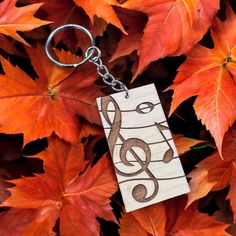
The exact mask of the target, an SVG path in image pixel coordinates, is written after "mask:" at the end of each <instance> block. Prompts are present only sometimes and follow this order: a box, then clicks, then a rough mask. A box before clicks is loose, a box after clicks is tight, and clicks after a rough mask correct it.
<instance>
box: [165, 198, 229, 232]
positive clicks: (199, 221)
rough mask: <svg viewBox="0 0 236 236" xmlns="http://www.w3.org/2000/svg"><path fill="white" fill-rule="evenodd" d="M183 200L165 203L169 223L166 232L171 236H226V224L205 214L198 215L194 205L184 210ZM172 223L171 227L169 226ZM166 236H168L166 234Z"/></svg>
mask: <svg viewBox="0 0 236 236" xmlns="http://www.w3.org/2000/svg"><path fill="white" fill-rule="evenodd" d="M184 205H185V201H184V199H183V198H177V199H173V200H171V201H168V202H167V206H168V207H167V209H166V212H167V213H168V216H169V219H170V221H169V222H168V223H169V225H168V229H167V232H168V233H169V235H173V236H185V235H186V236H199V235H201V236H209V235H214V236H227V235H229V234H228V233H226V232H225V230H226V228H228V226H229V225H228V224H223V223H221V222H218V221H216V220H215V219H214V218H213V217H211V216H208V215H207V214H203V213H200V212H199V211H198V209H197V206H196V204H194V205H192V206H191V207H189V208H188V209H187V210H184ZM170 223H173V225H170ZM167 235H168V234H167Z"/></svg>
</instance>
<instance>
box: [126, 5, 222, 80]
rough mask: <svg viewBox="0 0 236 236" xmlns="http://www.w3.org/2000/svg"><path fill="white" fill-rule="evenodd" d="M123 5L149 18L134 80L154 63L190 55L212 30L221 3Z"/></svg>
mask: <svg viewBox="0 0 236 236" xmlns="http://www.w3.org/2000/svg"><path fill="white" fill-rule="evenodd" d="M122 6H123V7H124V8H128V9H131V10H137V11H140V12H143V13H145V14H147V16H148V22H147V25H146V27H145V29H144V35H143V37H142V39H141V46H140V49H139V52H138V53H139V65H138V68H137V71H136V73H135V75H134V77H133V79H134V78H136V77H137V75H139V74H140V73H141V72H142V71H143V70H144V69H145V68H146V67H147V66H148V65H149V64H150V63H151V62H152V61H155V60H157V59H159V58H163V57H165V56H177V55H181V54H183V53H186V52H188V51H189V50H190V49H191V48H192V47H193V45H195V44H196V43H197V42H198V41H199V40H200V39H201V38H202V36H203V35H204V34H205V33H206V32H207V30H208V28H209V27H210V25H211V22H212V19H213V18H214V16H215V14H216V12H217V10H218V8H219V0H212V1H208V0H170V1H163V0H150V1H142V0H132V1H131V0H130V1H127V2H125V3H124V4H123V5H122Z"/></svg>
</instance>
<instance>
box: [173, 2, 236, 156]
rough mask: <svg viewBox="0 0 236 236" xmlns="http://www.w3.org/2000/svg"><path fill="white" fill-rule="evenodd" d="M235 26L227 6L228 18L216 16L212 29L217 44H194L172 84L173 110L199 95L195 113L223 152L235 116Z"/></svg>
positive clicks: (234, 20)
mask: <svg viewBox="0 0 236 236" xmlns="http://www.w3.org/2000/svg"><path fill="white" fill-rule="evenodd" d="M235 27H236V15H235V14H234V13H233V11H232V10H231V9H229V7H228V16H227V20H226V21H225V22H220V21H219V20H218V19H216V20H215V24H214V27H213V28H212V33H211V35H212V37H213V41H214V45H215V47H214V48H213V49H208V48H205V47H203V46H200V45H197V46H195V47H194V48H193V49H192V51H191V52H190V53H188V54H187V60H186V62H184V64H183V65H182V66H181V67H180V68H179V73H178V75H177V77H176V79H175V81H174V84H173V85H172V86H171V87H170V88H171V89H173V90H174V95H173V101H172V105H171V112H170V113H173V111H174V110H175V109H176V108H177V106H178V105H179V104H180V103H182V102H183V101H184V100H186V99H188V98H189V97H192V96H197V99H196V100H195V103H194V109H195V112H196V114H197V117H198V119H200V120H201V121H202V123H203V124H204V125H206V127H207V129H208V130H209V131H210V132H211V134H212V136H213V137H214V139H215V142H216V145H217V147H218V150H219V152H220V154H221V149H222V141H223V137H224V134H225V132H226V131H227V130H228V128H229V127H230V126H231V125H232V124H233V122H234V120H235V118H236V86H235V81H234V79H233V76H235V75H236V64H235V60H236V37H235V35H233V34H234V32H235V31H234V29H235ZM226 111H227V112H226Z"/></svg>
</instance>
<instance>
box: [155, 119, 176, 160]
mask: <svg viewBox="0 0 236 236" xmlns="http://www.w3.org/2000/svg"><path fill="white" fill-rule="evenodd" d="M155 125H156V127H157V128H158V130H159V131H160V133H161V135H162V137H163V138H164V140H165V141H166V143H167V145H168V146H169V149H168V150H167V151H166V152H165V154H164V156H163V162H164V163H169V162H170V161H172V160H173V159H174V151H173V149H172V147H171V146H170V143H169V142H168V140H167V139H166V137H165V135H164V133H163V130H169V128H168V127H166V126H164V125H161V124H158V123H155Z"/></svg>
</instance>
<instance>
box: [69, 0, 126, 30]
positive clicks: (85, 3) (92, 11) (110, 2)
mask: <svg viewBox="0 0 236 236" xmlns="http://www.w3.org/2000/svg"><path fill="white" fill-rule="evenodd" d="M74 2H75V3H76V4H77V5H78V6H80V7H82V8H83V9H84V11H85V12H86V14H87V15H88V16H89V18H90V20H91V22H92V23H94V16H97V17H101V18H102V19H104V20H105V21H106V22H107V23H108V24H109V23H111V24H113V25H115V26H116V27H117V28H119V29H120V30H121V31H122V32H123V33H126V32H125V29H124V27H123V26H122V24H121V22H120V20H119V18H118V16H117V15H116V13H115V11H114V9H113V7H112V6H119V4H118V3H117V1H116V0H74Z"/></svg>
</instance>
